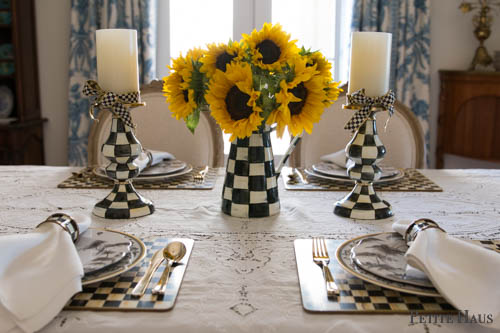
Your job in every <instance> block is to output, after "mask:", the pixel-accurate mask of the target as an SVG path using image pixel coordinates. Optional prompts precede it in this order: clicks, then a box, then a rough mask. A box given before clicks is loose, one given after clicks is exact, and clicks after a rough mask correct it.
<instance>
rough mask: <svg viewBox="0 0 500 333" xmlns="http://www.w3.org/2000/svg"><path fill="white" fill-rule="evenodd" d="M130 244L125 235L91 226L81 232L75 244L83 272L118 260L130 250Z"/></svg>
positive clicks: (88, 271) (95, 269)
mask: <svg viewBox="0 0 500 333" xmlns="http://www.w3.org/2000/svg"><path fill="white" fill-rule="evenodd" d="M131 245H132V242H131V241H130V239H129V238H128V237H126V236H125V235H122V234H119V233H116V232H111V231H107V230H101V229H93V228H90V229H88V230H86V231H85V232H84V233H83V234H81V235H80V238H79V239H78V241H77V242H76V244H75V246H76V250H77V252H78V255H79V256H80V261H81V262H82V265H83V272H84V273H85V274H89V273H91V272H95V271H98V270H100V269H103V268H104V267H106V266H109V265H111V264H114V263H116V262H118V261H120V260H121V259H122V258H123V257H125V255H127V253H128V252H129V251H130V246H131Z"/></svg>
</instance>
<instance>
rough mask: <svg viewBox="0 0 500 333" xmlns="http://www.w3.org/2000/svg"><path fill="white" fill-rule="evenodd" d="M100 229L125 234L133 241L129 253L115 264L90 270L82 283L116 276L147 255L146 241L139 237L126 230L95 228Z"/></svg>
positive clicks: (85, 283)
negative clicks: (127, 232)
mask: <svg viewBox="0 0 500 333" xmlns="http://www.w3.org/2000/svg"><path fill="white" fill-rule="evenodd" d="M95 230H100V231H106V232H111V233H116V234H120V235H123V236H124V237H125V238H126V239H128V240H129V241H130V243H131V245H130V250H129V251H128V252H127V254H126V255H125V256H124V257H123V258H122V259H121V260H119V261H118V262H115V263H114V264H111V265H108V266H106V267H104V268H102V269H100V270H97V271H93V272H90V273H88V274H85V275H84V276H83V278H82V285H84V286H85V285H88V284H92V283H95V282H99V281H103V280H107V279H110V278H112V277H114V276H117V275H120V274H122V273H124V272H126V271H128V270H129V269H131V268H133V267H134V266H136V265H137V264H139V263H140V262H141V261H142V259H144V257H145V256H146V246H145V245H144V243H143V242H142V241H141V240H140V239H139V238H137V237H135V236H133V235H130V234H126V233H124V232H120V231H115V230H109V229H95Z"/></svg>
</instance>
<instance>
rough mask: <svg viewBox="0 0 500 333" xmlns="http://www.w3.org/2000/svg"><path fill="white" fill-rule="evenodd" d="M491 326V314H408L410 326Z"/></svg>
mask: <svg viewBox="0 0 500 333" xmlns="http://www.w3.org/2000/svg"><path fill="white" fill-rule="evenodd" d="M455 323H456V324H491V323H493V314H491V313H470V312H469V310H464V311H463V312H459V313H458V314H431V313H418V312H411V313H410V324H455Z"/></svg>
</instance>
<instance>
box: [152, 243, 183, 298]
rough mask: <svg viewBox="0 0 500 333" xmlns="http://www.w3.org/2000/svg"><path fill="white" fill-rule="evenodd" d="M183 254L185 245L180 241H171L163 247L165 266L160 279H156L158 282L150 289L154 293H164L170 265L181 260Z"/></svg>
mask: <svg viewBox="0 0 500 333" xmlns="http://www.w3.org/2000/svg"><path fill="white" fill-rule="evenodd" d="M185 254H186V246H185V245H184V243H182V242H171V243H169V244H168V245H167V247H165V248H164V249H163V257H164V258H165V260H166V262H167V267H166V268H165V270H164V271H163V274H162V275H161V278H160V281H158V284H157V285H156V286H155V287H154V289H153V291H152V293H153V294H154V295H156V294H158V295H165V290H166V289H167V283H168V278H169V276H170V271H171V269H172V265H173V264H176V263H178V262H179V261H181V260H182V258H183V257H184V255H185Z"/></svg>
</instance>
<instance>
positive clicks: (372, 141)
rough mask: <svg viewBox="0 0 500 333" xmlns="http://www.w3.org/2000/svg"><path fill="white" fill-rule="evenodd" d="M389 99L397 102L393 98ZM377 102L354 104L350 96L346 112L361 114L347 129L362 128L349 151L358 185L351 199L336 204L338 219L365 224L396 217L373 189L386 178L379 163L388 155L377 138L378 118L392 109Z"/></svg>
mask: <svg viewBox="0 0 500 333" xmlns="http://www.w3.org/2000/svg"><path fill="white" fill-rule="evenodd" d="M363 94H364V91H363ZM391 94H392V92H391ZM387 96H389V94H388V95H386V96H383V97H381V99H384V98H388V97H387ZM391 96H392V97H391ZM389 97H391V98H392V99H393V98H394V97H393V95H390V96H389ZM367 98H368V99H370V98H369V97H367ZM377 102H378V101H377V99H375V100H370V103H369V104H353V103H351V102H350V96H348V104H347V105H343V106H342V107H343V108H344V109H350V110H360V111H357V112H356V114H355V115H354V117H353V119H351V121H350V122H349V123H348V125H346V128H347V127H348V126H349V124H350V123H352V122H354V123H356V122H358V124H360V126H359V127H358V126H357V125H356V124H355V127H353V128H357V129H356V130H355V132H354V135H353V137H352V139H351V141H349V143H348V144H347V146H346V149H345V151H346V154H347V157H348V158H349V159H351V160H352V161H353V162H354V165H352V166H350V167H349V168H348V170H347V171H348V174H349V178H351V179H352V180H354V181H355V185H354V188H353V190H352V191H351V192H350V193H349V194H348V195H347V196H345V197H344V198H343V199H341V200H339V201H337V202H336V203H335V207H334V210H333V212H334V213H335V214H336V215H338V216H342V217H348V218H353V219H361V220H379V219H385V218H388V217H391V216H393V212H392V208H391V205H390V204H389V203H388V202H387V201H385V200H382V199H381V198H380V197H379V196H378V195H377V193H376V192H375V189H374V188H373V182H374V181H377V180H379V179H380V176H381V175H382V171H381V170H380V168H379V167H378V166H377V163H379V162H380V161H381V160H382V159H383V158H384V155H385V153H386V149H385V146H384V145H383V143H382V141H381V140H380V138H379V136H378V134H377V124H376V118H375V114H376V113H377V112H380V111H384V110H387V108H386V105H389V104H387V103H383V104H384V105H382V106H380V105H376V104H377ZM389 102H390V101H389ZM392 103H393V101H392V102H390V109H391V111H392ZM360 112H365V116H361V117H360V116H359V115H358V114H359V113H360Z"/></svg>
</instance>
